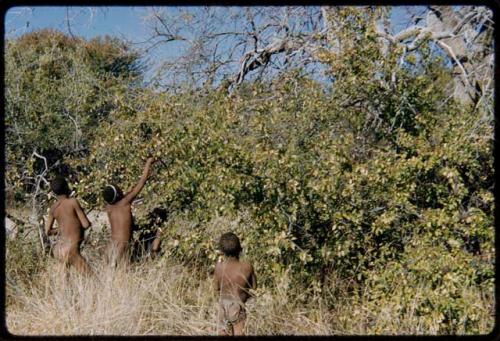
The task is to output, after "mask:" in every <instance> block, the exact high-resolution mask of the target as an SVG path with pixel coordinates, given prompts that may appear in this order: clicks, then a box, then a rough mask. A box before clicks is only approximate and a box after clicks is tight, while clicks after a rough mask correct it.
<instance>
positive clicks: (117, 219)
mask: <svg viewBox="0 0 500 341" xmlns="http://www.w3.org/2000/svg"><path fill="white" fill-rule="evenodd" d="M153 162H154V159H153V158H152V157H149V158H148V159H147V161H146V165H145V166H144V170H143V172H142V175H141V178H140V179H139V182H137V184H136V185H135V186H134V187H132V188H131V189H130V190H129V191H128V192H127V194H125V195H124V194H123V192H122V191H121V190H120V188H119V187H118V186H116V185H107V186H106V187H105V188H104V189H103V191H102V196H103V198H104V201H105V202H106V204H107V205H106V212H107V214H108V219H109V223H110V225H111V240H110V243H109V244H108V248H107V252H106V257H107V261H108V263H109V264H110V265H111V266H113V267H116V266H117V265H118V264H119V263H123V264H127V263H128V261H129V258H130V255H129V253H130V252H129V251H130V250H129V244H130V241H131V238H132V225H133V217H132V206H131V205H132V201H133V200H134V199H135V197H136V196H137V195H138V194H139V192H140V191H141V189H142V188H143V187H144V185H145V184H146V180H147V179H148V175H149V171H150V168H151V165H152V164H153Z"/></svg>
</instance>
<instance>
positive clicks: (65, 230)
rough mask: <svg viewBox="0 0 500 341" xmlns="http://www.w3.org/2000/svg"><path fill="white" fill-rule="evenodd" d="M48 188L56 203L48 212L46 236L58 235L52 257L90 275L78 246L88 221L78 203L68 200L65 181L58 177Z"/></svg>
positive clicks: (73, 199)
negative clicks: (54, 227) (55, 224)
mask: <svg viewBox="0 0 500 341" xmlns="http://www.w3.org/2000/svg"><path fill="white" fill-rule="evenodd" d="M50 187H51V189H52V191H53V192H54V194H55V195H56V196H57V201H56V202H55V203H54V204H53V205H52V207H51V208H50V210H49V217H48V219H47V223H46V224H45V233H46V235H47V236H50V235H54V234H57V233H59V235H60V239H59V240H58V241H57V243H56V245H55V246H54V249H53V255H54V256H55V257H56V258H57V259H58V260H59V261H61V262H62V264H64V265H65V266H66V268H67V267H68V266H70V265H73V266H74V267H75V268H76V270H77V271H78V272H80V273H82V274H86V275H89V274H91V273H92V271H91V270H90V267H89V266H88V264H87V262H86V261H85V259H84V258H83V257H82V256H81V254H80V245H81V244H82V242H83V234H84V233H83V230H84V229H87V228H89V227H90V225H91V224H90V221H89V220H88V219H87V216H86V215H85V212H83V210H82V208H81V206H80V203H79V202H78V200H76V199H75V198H70V196H69V195H70V193H71V192H70V190H69V187H68V183H67V182H66V180H65V179H64V178H63V177H61V176H58V177H56V178H55V179H54V180H53V181H52V182H51V183H50ZM54 221H57V224H58V225H59V231H58V230H57V229H53V228H52V226H53V225H54Z"/></svg>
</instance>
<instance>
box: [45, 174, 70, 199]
mask: <svg viewBox="0 0 500 341" xmlns="http://www.w3.org/2000/svg"><path fill="white" fill-rule="evenodd" d="M50 188H51V189H52V192H54V193H55V194H56V195H70V193H71V191H70V190H69V186H68V183H67V182H66V179H65V178H64V177H62V176H60V175H58V176H56V177H55V178H54V180H52V181H51V182H50Z"/></svg>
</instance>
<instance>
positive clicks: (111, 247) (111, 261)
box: [106, 240, 117, 268]
mask: <svg viewBox="0 0 500 341" xmlns="http://www.w3.org/2000/svg"><path fill="white" fill-rule="evenodd" d="M116 255H117V247H116V243H115V242H113V241H112V240H111V241H110V242H109V244H108V246H107V248H106V263H107V264H108V265H109V266H111V267H112V268H116Z"/></svg>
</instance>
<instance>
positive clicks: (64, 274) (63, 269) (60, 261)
mask: <svg viewBox="0 0 500 341" xmlns="http://www.w3.org/2000/svg"><path fill="white" fill-rule="evenodd" d="M53 254H54V257H55V258H56V259H57V268H56V273H57V274H58V276H59V281H60V284H61V287H62V288H63V289H64V288H66V284H67V282H68V279H69V271H68V270H69V269H68V258H69V249H68V247H67V245H65V244H64V243H62V242H59V243H57V244H56V245H55V246H54V253H53Z"/></svg>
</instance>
